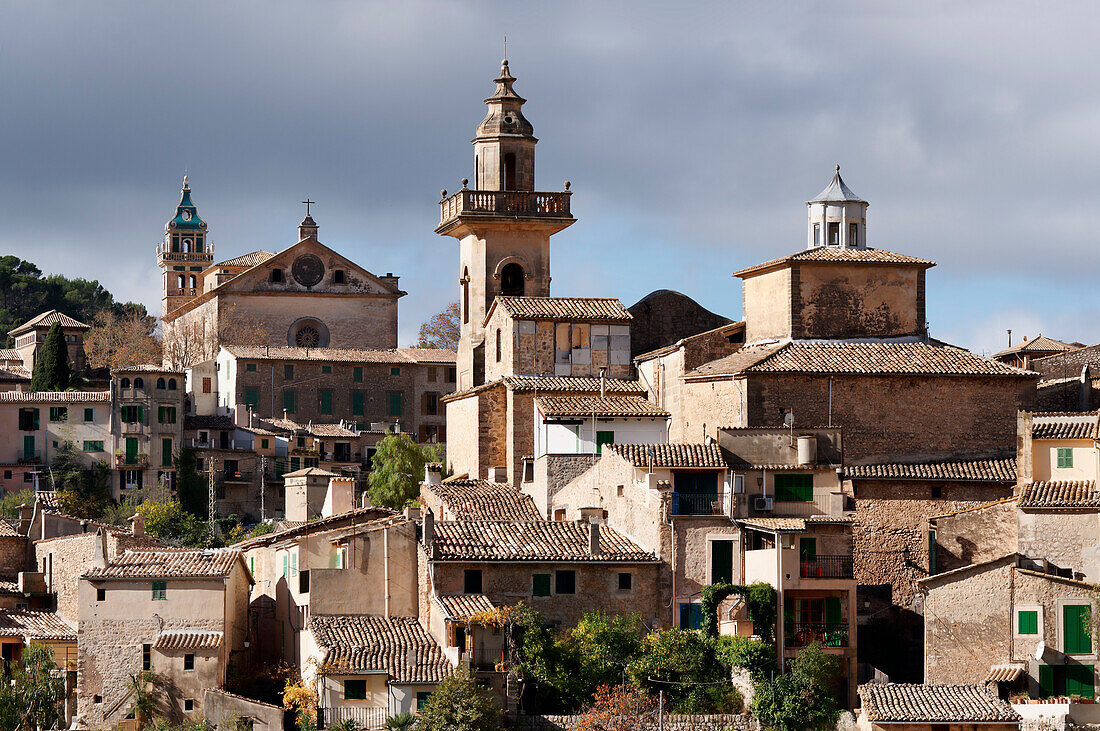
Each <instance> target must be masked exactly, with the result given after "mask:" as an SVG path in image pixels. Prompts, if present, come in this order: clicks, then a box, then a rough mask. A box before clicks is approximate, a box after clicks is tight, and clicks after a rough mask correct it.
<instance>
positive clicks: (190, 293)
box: [168, 287, 199, 297]
mask: <svg viewBox="0 0 1100 731" xmlns="http://www.w3.org/2000/svg"><path fill="white" fill-rule="evenodd" d="M198 293H199V290H198V289H196V288H195V287H184V288H183V289H179V288H176V289H170V290H168V296H169V297H194V296H196V295H198Z"/></svg>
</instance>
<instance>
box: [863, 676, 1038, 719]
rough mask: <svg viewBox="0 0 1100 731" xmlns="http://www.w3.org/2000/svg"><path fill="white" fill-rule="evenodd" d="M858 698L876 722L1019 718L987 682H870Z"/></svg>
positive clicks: (864, 686)
mask: <svg viewBox="0 0 1100 731" xmlns="http://www.w3.org/2000/svg"><path fill="white" fill-rule="evenodd" d="M859 699H860V701H861V703H862V706H863V711H864V712H865V713H866V714H867V718H868V720H870V721H872V722H875V721H881V722H912V723H920V722H924V723H952V722H956V723H966V722H968V721H969V722H974V721H981V722H987V723H988V722H991V721H1018V720H1020V715H1019V714H1018V713H1016V711H1014V710H1012V706H1010V705H1009V704H1008V703H1006V702H1004V701H1002V700H1001V699H1000V698H998V697H997V696H996V695H995V694H994V693H993V692H991V691H990V690H988V689H987V688H986V686H985V685H980V684H979V685H917V684H911V683H867V684H866V685H861V686H859Z"/></svg>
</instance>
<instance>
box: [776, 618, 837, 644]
mask: <svg viewBox="0 0 1100 731" xmlns="http://www.w3.org/2000/svg"><path fill="white" fill-rule="evenodd" d="M783 637H784V638H785V640H786V644H787V647H806V646H807V645H811V644H813V643H814V642H820V643H821V644H822V646H824V647H847V646H848V624H847V623H846V622H787V624H786V625H785V627H784V632H783Z"/></svg>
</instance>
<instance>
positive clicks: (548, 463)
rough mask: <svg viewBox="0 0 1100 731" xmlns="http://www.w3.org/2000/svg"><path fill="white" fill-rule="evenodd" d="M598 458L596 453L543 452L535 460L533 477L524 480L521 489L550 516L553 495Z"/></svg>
mask: <svg viewBox="0 0 1100 731" xmlns="http://www.w3.org/2000/svg"><path fill="white" fill-rule="evenodd" d="M599 459H600V455H598V454H589V453H586V454H544V455H542V456H541V457H539V458H538V459H536V460H535V470H534V471H535V474H534V475H533V477H534V478H535V479H534V480H533V481H531V482H524V483H523V487H522V490H523V492H525V493H527V494H528V495H530V496H531V499H533V500H534V501H535V505H536V506H538V509H539V510H540V511H541V512H542V513H544V514H545V515H546V517H547V518H550V517H552V515H553V513H552V512H551V506H552V505H553V504H554V496H555V495H557V494H558V492H560V491H561V490H562V489H563V488H565V487H566V486H567V485H568V484H569V483H571V482H572V481H573V480H575V479H576V478H577V477H579V476H580V475H581V474H583V473H584V472H585V471H586V470H588V469H589V468H590V467H592V465H594V464H596V462H598V461H599Z"/></svg>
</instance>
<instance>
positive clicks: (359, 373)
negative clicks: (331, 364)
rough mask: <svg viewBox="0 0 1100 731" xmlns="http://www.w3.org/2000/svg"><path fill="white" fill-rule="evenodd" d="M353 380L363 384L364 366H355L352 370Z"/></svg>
mask: <svg viewBox="0 0 1100 731" xmlns="http://www.w3.org/2000/svg"><path fill="white" fill-rule="evenodd" d="M351 380H353V381H355V382H356V383H362V382H363V366H355V367H354V368H352V369H351Z"/></svg>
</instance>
